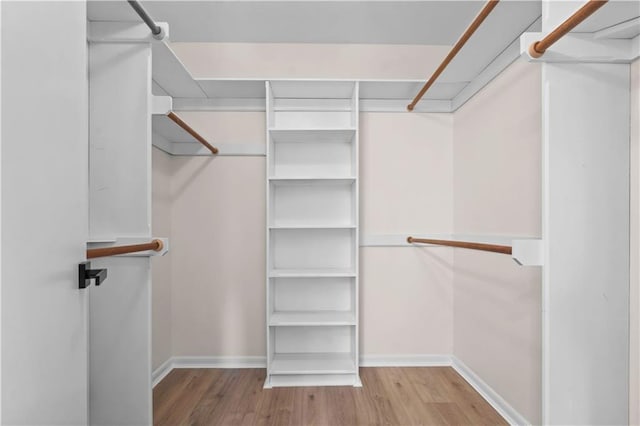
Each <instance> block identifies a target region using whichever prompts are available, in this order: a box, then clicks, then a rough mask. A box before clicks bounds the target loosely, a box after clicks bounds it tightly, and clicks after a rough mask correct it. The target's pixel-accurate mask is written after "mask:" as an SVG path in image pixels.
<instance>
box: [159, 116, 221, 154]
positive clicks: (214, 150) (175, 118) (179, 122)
mask: <svg viewBox="0 0 640 426" xmlns="http://www.w3.org/2000/svg"><path fill="white" fill-rule="evenodd" d="M167 117H169V118H170V119H171V121H173V122H174V123H176V124H177V125H178V126H180V127H182V128H183V129H184V131H185V132H187V133H189V134H190V135H191V136H193V137H194V138H196V139H197V140H198V142H200V143H201V144H202V145H204V146H206V147H207V149H209V151H211V153H212V154H217V153H218V148H216V147H215V146H212V145H211V144H210V143H209V142H207V140H206V139H205V138H203V137H202V136H200V134H199V133H198V132H196V131H195V130H193V129H192V128H191V126H189V125H188V124H187V123H185V122H184V121H182V119H181V118H180V117H178V116H177V115H176V114H175V113H174V112H173V111H170V112H169V114H167Z"/></svg>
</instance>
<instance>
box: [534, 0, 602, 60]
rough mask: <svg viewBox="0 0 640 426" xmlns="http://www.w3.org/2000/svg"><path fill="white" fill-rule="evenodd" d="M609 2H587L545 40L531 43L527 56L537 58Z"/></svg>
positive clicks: (591, 0)
mask: <svg viewBox="0 0 640 426" xmlns="http://www.w3.org/2000/svg"><path fill="white" fill-rule="evenodd" d="M608 1H609V0H589V1H588V2H587V3H585V4H584V5H583V6H582V7H581V8H580V9H578V10H577V11H576V12H575V13H574V14H573V15H571V16H570V17H569V18H567V20H566V21H564V22H563V23H562V24H560V25H558V26H557V27H556V29H555V30H553V31H551V32H550V33H549V34H547V36H546V37H545V38H543V39H542V40H540V41H536V42H534V43H531V46H529V55H530V56H531V57H532V58H539V57H541V56H542V55H544V52H546V50H547V49H548V48H549V47H551V46H552V45H553V43H555V42H556V41H558V40H560V39H561V38H562V37H563V36H564V35H565V34H567V33H568V32H569V31H571V30H572V29H574V28H575V27H576V26H578V25H579V24H580V23H581V22H582V21H584V20H585V19H587V18H588V17H589V16H591V15H592V14H593V13H594V12H595V11H596V10H598V9H600V8H601V7H602V6H604V5H605V4H607V2H608Z"/></svg>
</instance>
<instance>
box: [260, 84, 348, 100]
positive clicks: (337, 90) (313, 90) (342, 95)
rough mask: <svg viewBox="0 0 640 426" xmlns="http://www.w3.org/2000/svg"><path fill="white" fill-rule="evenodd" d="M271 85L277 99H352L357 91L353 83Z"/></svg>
mask: <svg viewBox="0 0 640 426" xmlns="http://www.w3.org/2000/svg"><path fill="white" fill-rule="evenodd" d="M270 84H271V91H272V92H273V96H274V97H275V98H293V99H351V98H352V97H353V95H354V90H355V84H354V82H353V81H317V80H315V81H314V80H306V81H305V80H286V81H271V82H270Z"/></svg>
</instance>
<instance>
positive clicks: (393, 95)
mask: <svg viewBox="0 0 640 426" xmlns="http://www.w3.org/2000/svg"><path fill="white" fill-rule="evenodd" d="M425 83H426V81H425V80H415V81H401V80H399V81H393V80H388V81H361V82H360V100H372V99H385V100H388V99H403V100H411V99H413V98H414V97H415V96H416V95H417V94H418V92H419V91H420V89H422V87H423V86H424V85H425ZM467 84H469V82H468V81H460V82H451V83H435V84H434V85H433V86H431V88H430V89H429V91H428V92H427V93H426V94H425V97H424V99H425V100H426V99H431V100H445V99H446V100H449V99H452V98H454V97H455V96H456V95H457V94H458V93H459V92H460V91H461V90H462V89H463V88H464V87H465V86H466V85H467Z"/></svg>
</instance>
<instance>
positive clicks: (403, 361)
mask: <svg viewBox="0 0 640 426" xmlns="http://www.w3.org/2000/svg"><path fill="white" fill-rule="evenodd" d="M450 366H451V356H450V355H363V356H361V357H360V367H450Z"/></svg>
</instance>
